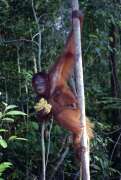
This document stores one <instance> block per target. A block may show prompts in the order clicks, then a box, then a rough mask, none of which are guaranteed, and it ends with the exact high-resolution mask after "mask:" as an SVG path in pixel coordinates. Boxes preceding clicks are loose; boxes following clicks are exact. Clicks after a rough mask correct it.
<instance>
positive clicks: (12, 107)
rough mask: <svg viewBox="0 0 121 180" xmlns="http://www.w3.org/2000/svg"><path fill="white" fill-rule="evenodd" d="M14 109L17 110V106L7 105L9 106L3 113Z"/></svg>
mask: <svg viewBox="0 0 121 180" xmlns="http://www.w3.org/2000/svg"><path fill="white" fill-rule="evenodd" d="M14 108H17V106H16V105H9V106H7V107H6V108H5V111H8V110H10V109H14Z"/></svg>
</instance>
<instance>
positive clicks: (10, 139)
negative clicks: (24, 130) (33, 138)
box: [8, 136, 28, 141]
mask: <svg viewBox="0 0 121 180" xmlns="http://www.w3.org/2000/svg"><path fill="white" fill-rule="evenodd" d="M8 140H9V141H13V140H22V141H28V139H26V138H21V137H17V136H11V137H9V139H8Z"/></svg>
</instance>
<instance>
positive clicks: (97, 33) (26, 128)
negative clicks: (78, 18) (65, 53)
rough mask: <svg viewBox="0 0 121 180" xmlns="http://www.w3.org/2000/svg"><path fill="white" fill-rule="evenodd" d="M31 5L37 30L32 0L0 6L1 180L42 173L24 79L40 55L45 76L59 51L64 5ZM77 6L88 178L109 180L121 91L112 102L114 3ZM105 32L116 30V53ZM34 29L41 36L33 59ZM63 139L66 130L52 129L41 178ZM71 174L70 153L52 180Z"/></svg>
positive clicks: (29, 179)
mask: <svg viewBox="0 0 121 180" xmlns="http://www.w3.org/2000/svg"><path fill="white" fill-rule="evenodd" d="M33 3H34V10H35V11H36V15H37V18H38V22H39V24H37V23H36V20H35V17H34V14H33V9H32V1H31V0H25V1H21V0H0V92H1V93H0V101H3V102H7V103H1V105H0V150H1V154H0V155H1V156H0V158H1V164H0V172H1V174H2V177H4V179H12V180H18V179H19V180H24V179H26V180H33V179H37V178H38V176H39V175H40V174H41V170H42V166H41V164H42V157H41V143H40V142H41V134H40V128H39V124H38V122H36V121H35V114H34V112H33V111H32V108H33V106H34V97H33V92H32V87H31V78H32V74H33V72H34V71H35V69H34V67H35V64H34V63H35V62H36V65H37V67H38V59H39V53H40V60H41V65H42V69H45V70H47V69H48V67H49V66H51V64H52V63H53V62H54V60H55V59H56V57H57V56H58V54H59V53H60V52H61V50H62V48H63V44H64V41H65V39H66V36H67V32H68V31H69V27H70V17H71V16H70V12H69V10H70V9H69V8H70V4H69V3H67V1H63V0H62V1H60V0H56V1H54V0H46V1H44V0H41V1H40V0H36V1H35V0H34V1H33ZM80 7H81V8H82V9H83V10H84V16H85V17H84V27H83V32H82V46H83V49H82V50H83V65H84V82H85V96H86V98H85V99H86V112H87V116H89V117H90V119H91V120H92V121H93V122H94V124H95V128H94V131H95V138H94V140H93V142H92V143H91V179H92V180H93V179H94V180H95V179H96V180H102V179H106V180H107V179H114V178H115V177H119V176H120V173H121V168H120V162H121V157H120V144H121V142H120V140H119V142H118V143H117V146H116V150H114V146H115V144H116V142H117V139H118V137H119V135H120V131H119V130H118V129H119V126H120V124H121V123H120V122H121V121H120V109H121V100H120V99H121V97H120V96H121V95H120V94H121V92H120V91H121V90H120V87H119V90H118V91H119V92H118V96H117V97H114V96H112V94H113V92H112V88H111V86H112V84H111V76H112V69H111V68H110V63H109V61H110V58H109V56H110V53H112V52H115V62H116V67H115V69H116V75H117V79H118V81H119V84H120V81H121V70H120V69H121V61H120V57H121V50H120V44H121V43H120V39H121V33H120V28H121V20H120V12H121V4H120V2H118V1H110V0H102V1H99V0H95V1H93V0H90V1H88V0H82V1H80ZM112 25H113V26H114V27H116V31H115V38H116V45H115V48H112V47H111V46H110V42H113V37H112V36H110V35H109V32H110V30H111V26H112ZM38 28H40V30H41V49H40V52H39V46H38V45H39V44H38V43H39V35H38ZM34 61H35V62H34ZM7 104H12V105H7ZM13 104H16V105H17V106H16V105H13ZM18 107H19V110H18ZM24 111H25V112H24ZM117 112H118V113H117ZM48 127H49V124H47V126H46V130H47V131H46V132H45V136H47V137H46V138H45V143H46V148H47V146H48V131H49V130H48V129H49V128H48ZM117 130H118V131H117ZM112 131H115V133H113V134H112ZM67 135H68V133H67V132H66V131H65V130H63V129H62V128H60V127H58V126H57V125H55V124H54V125H53V128H52V132H51V141H50V153H49V160H48V165H47V178H48V179H49V177H50V175H51V173H52V172H53V169H54V167H55V166H56V163H57V161H58V159H59V157H60V158H61V156H62V153H63V151H64V150H65V149H62V151H61V152H60V150H61V148H62V144H63V140H64V139H65V137H66V136H67ZM113 150H114V153H113V159H111V153H112V152H113ZM117 152H118V153H117ZM9 162H10V163H11V164H12V166H11V164H9ZM11 169H12V170H11ZM78 169H79V167H78V165H77V162H75V161H74V152H73V149H72V148H70V151H69V153H68V155H67V157H66V159H65V161H64V163H63V164H62V165H61V167H60V168H59V170H58V172H57V174H56V175H55V179H57V180H58V179H59V178H60V179H61V177H62V179H63V178H64V179H77V178H78V176H79V173H78V172H77V171H78ZM4 170H7V171H5V172H4ZM2 177H1V178H2Z"/></svg>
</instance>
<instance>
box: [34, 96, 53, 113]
mask: <svg viewBox="0 0 121 180" xmlns="http://www.w3.org/2000/svg"><path fill="white" fill-rule="evenodd" d="M34 108H35V111H36V112H38V111H40V110H42V109H44V110H45V112H46V113H47V114H48V113H50V111H51V109H52V106H51V105H50V104H48V102H47V100H46V99H44V98H41V99H40V100H39V102H37V103H36V105H35V106H34Z"/></svg>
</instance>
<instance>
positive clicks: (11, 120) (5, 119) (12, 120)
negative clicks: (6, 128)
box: [2, 117, 14, 122]
mask: <svg viewBox="0 0 121 180" xmlns="http://www.w3.org/2000/svg"><path fill="white" fill-rule="evenodd" d="M2 121H8V122H14V119H12V118H8V117H6V118H3V119H2Z"/></svg>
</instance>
